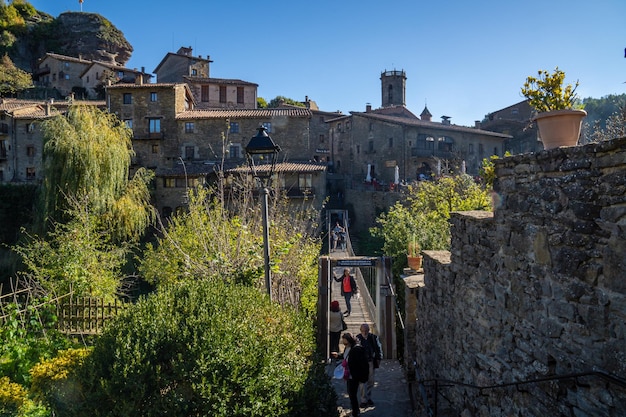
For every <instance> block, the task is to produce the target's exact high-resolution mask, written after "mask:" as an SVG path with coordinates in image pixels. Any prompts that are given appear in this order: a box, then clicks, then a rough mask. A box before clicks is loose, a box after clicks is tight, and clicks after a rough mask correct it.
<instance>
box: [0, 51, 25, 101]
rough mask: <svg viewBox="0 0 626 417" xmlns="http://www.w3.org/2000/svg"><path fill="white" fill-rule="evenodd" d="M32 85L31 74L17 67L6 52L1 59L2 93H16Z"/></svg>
mask: <svg viewBox="0 0 626 417" xmlns="http://www.w3.org/2000/svg"><path fill="white" fill-rule="evenodd" d="M32 85H33V79H32V77H31V75H30V74H29V73H27V72H26V71H22V70H21V69H19V68H17V67H16V66H15V65H14V64H13V61H11V58H9V56H8V55H6V54H5V55H4V56H3V57H2V60H1V61H0V94H2V95H5V94H15V93H16V92H18V91H22V90H25V89H27V88H29V87H32Z"/></svg>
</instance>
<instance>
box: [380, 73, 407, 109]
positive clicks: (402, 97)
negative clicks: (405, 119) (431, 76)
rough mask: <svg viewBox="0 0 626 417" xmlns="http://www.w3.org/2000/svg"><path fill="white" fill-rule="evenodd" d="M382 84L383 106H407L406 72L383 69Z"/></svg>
mask: <svg viewBox="0 0 626 417" xmlns="http://www.w3.org/2000/svg"><path fill="white" fill-rule="evenodd" d="M380 83H381V86H382V107H391V106H406V73H405V72H404V70H402V71H396V70H393V71H386V70H385V71H383V72H382V73H381V74H380Z"/></svg>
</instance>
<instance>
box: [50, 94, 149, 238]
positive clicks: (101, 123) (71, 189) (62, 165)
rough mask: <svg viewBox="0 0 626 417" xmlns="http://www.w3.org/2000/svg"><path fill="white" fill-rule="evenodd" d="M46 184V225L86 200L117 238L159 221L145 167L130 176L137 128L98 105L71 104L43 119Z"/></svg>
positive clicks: (133, 235) (101, 223)
mask: <svg viewBox="0 0 626 417" xmlns="http://www.w3.org/2000/svg"><path fill="white" fill-rule="evenodd" d="M42 130H43V136H44V178H45V179H44V182H43V193H42V206H43V207H42V210H41V218H40V219H39V223H40V225H42V227H43V228H44V229H45V228H46V227H47V226H48V225H49V224H50V223H49V222H50V221H54V222H57V223H63V222H64V221H65V220H67V217H65V213H69V212H68V211H67V208H68V204H69V203H70V202H71V201H79V202H81V203H83V204H85V205H86V206H87V208H88V211H89V213H91V214H93V215H95V216H97V218H98V220H99V226H101V227H102V228H104V230H108V231H110V233H111V235H112V237H113V239H114V240H116V241H122V240H124V239H128V238H131V239H138V238H139V237H140V236H141V235H142V234H143V233H144V231H145V229H146V228H147V227H148V226H149V225H150V224H151V223H152V221H153V220H154V215H155V214H154V209H153V207H152V206H151V205H150V192H149V188H148V184H149V183H150V181H151V180H152V178H153V177H154V174H153V173H152V172H151V171H148V170H146V169H144V168H140V169H139V170H138V171H137V172H136V173H135V175H134V177H133V178H132V179H130V180H129V166H130V162H131V157H132V155H133V150H132V145H131V136H132V132H131V130H130V129H128V128H127V127H126V126H124V124H123V123H121V122H120V121H119V119H118V118H117V117H116V116H115V115H112V114H109V113H105V112H103V111H101V110H98V109H97V108H95V107H93V106H82V105H73V106H70V109H69V112H68V114H67V116H62V115H59V116H57V117H54V118H51V119H48V120H46V121H45V122H44V123H43V128H42Z"/></svg>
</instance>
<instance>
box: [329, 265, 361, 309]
mask: <svg viewBox="0 0 626 417" xmlns="http://www.w3.org/2000/svg"><path fill="white" fill-rule="evenodd" d="M334 279H335V281H337V282H340V283H341V295H343V298H344V299H345V300H346V308H347V310H346V311H345V312H344V313H343V315H344V316H346V317H348V316H349V315H350V313H352V305H351V304H350V299H351V298H352V296H353V295H354V294H356V293H357V292H358V288H357V287H356V281H355V280H354V277H353V276H352V275H350V268H345V269H344V270H343V275H342V276H340V277H339V278H337V277H334Z"/></svg>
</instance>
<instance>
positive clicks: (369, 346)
mask: <svg viewBox="0 0 626 417" xmlns="http://www.w3.org/2000/svg"><path fill="white" fill-rule="evenodd" d="M360 330H361V333H360V334H358V335H357V336H356V338H357V340H358V342H359V344H360V345H361V346H362V347H363V350H364V351H365V356H366V357H367V363H368V367H369V374H368V378H367V382H365V383H364V384H361V386H360V387H359V396H360V397H361V407H363V408H365V407H372V406H373V405H374V402H373V401H372V388H373V387H374V370H375V369H377V368H378V367H379V366H380V361H381V359H382V356H383V355H382V349H381V348H380V344H379V342H378V336H376V335H375V334H373V333H370V326H369V325H368V324H367V323H363V324H361V328H360Z"/></svg>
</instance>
